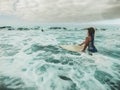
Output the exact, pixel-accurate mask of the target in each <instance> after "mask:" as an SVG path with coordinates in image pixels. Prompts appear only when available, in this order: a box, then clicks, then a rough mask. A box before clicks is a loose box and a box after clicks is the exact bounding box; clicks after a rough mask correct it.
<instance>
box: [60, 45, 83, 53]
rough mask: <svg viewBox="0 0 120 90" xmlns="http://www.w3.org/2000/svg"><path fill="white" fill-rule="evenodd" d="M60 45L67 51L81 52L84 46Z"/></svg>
mask: <svg viewBox="0 0 120 90" xmlns="http://www.w3.org/2000/svg"><path fill="white" fill-rule="evenodd" d="M60 47H61V48H63V49H65V50H68V51H73V52H81V51H82V50H83V48H84V45H81V46H80V45H60Z"/></svg>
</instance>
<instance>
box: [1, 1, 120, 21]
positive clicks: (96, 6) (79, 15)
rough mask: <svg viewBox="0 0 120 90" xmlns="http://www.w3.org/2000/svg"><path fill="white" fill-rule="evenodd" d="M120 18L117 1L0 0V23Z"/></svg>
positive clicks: (119, 7)
mask: <svg viewBox="0 0 120 90" xmlns="http://www.w3.org/2000/svg"><path fill="white" fill-rule="evenodd" d="M113 19H120V0H0V23H1V22H2V23H11V22H13V23H16V22H19V23H22V22H25V23H26V22H27V23H28V22H33V23H56V22H57V23H71V22H75V23H81V22H89V21H101V20H113Z"/></svg>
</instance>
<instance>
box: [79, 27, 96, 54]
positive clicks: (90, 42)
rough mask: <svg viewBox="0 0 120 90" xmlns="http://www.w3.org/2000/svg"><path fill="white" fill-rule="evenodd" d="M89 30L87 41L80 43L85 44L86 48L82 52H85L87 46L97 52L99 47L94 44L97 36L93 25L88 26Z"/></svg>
mask: <svg viewBox="0 0 120 90" xmlns="http://www.w3.org/2000/svg"><path fill="white" fill-rule="evenodd" d="M87 30H88V36H87V37H86V39H85V41H84V42H83V43H81V44H80V45H83V44H84V48H83V50H82V52H85V50H86V48H87V47H88V51H89V52H93V53H95V52H97V49H96V47H95V45H94V36H95V29H94V28H93V27H90V28H87Z"/></svg>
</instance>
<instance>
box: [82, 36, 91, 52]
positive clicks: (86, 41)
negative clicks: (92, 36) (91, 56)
mask: <svg viewBox="0 0 120 90" xmlns="http://www.w3.org/2000/svg"><path fill="white" fill-rule="evenodd" d="M89 42H90V40H89V38H88V37H86V39H85V42H84V43H85V45H84V48H83V50H82V51H83V52H84V51H85V50H86V48H87V46H88V45H89Z"/></svg>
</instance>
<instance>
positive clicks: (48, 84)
mask: <svg viewBox="0 0 120 90" xmlns="http://www.w3.org/2000/svg"><path fill="white" fill-rule="evenodd" d="M96 28H98V29H97V30H96V35H95V45H96V47H97V49H98V53H94V54H93V55H92V56H91V55H89V54H88V53H87V52H86V53H76V52H71V51H67V50H64V49H62V48H60V47H59V45H66V44H67V45H70V44H71V45H72V44H80V43H81V42H82V41H83V40H84V39H85V37H86V35H87V31H86V30H82V28H74V27H72V28H67V30H64V29H55V30H54V29H52V30H51V29H49V28H46V29H44V32H42V31H41V30H21V31H20V30H0V90H120V27H112V26H110V27H107V26H106V27H104V28H105V29H104V30H102V29H100V28H103V27H102V26H99V27H97V26H96Z"/></svg>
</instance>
